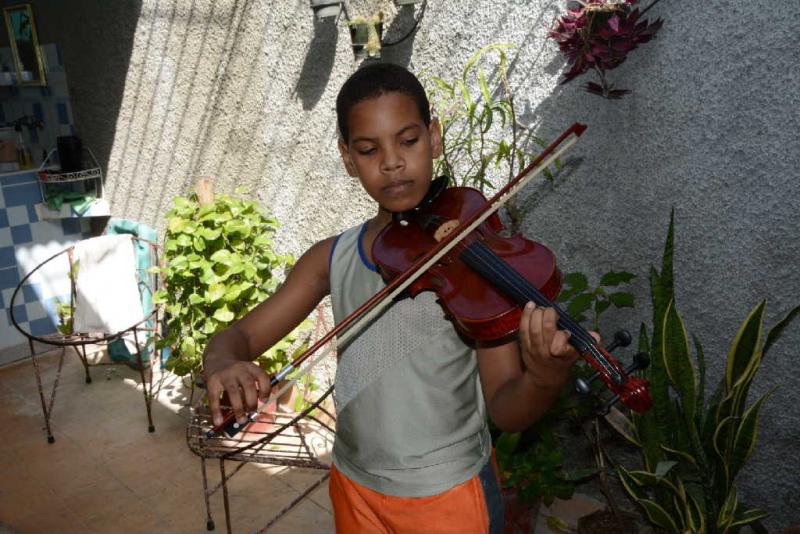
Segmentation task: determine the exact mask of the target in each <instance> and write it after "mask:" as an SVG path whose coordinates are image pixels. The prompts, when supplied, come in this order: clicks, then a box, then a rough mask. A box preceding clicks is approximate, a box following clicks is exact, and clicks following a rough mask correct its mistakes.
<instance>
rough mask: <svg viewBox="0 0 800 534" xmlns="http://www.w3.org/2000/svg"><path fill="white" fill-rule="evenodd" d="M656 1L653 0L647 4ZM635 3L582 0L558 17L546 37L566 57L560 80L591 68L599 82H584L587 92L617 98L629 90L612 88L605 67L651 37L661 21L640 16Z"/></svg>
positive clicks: (629, 0)
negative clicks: (566, 67) (565, 64)
mask: <svg viewBox="0 0 800 534" xmlns="http://www.w3.org/2000/svg"><path fill="white" fill-rule="evenodd" d="M658 1H659V0H654V2H653V4H651V5H650V7H652V6H653V5H654V4H655V2H658ZM637 3H638V0H625V1H618V0H617V1H615V0H585V1H584V2H581V5H580V6H578V7H572V8H568V9H567V12H566V13H565V14H564V15H562V16H561V17H559V18H558V20H557V21H556V25H555V26H554V27H553V28H552V29H551V30H550V37H551V38H552V39H554V40H555V41H556V42H557V43H558V46H559V49H560V50H561V51H562V52H563V53H564V55H565V56H566V58H567V65H568V66H569V69H568V70H567V72H566V73H564V77H563V78H562V80H561V83H562V84H563V83H567V82H569V81H570V80H572V79H574V78H576V77H577V76H580V75H581V74H583V73H584V72H586V71H587V70H590V69H592V70H594V71H596V72H597V73H598V75H599V76H600V82H601V83H600V84H596V83H589V84H587V85H586V89H587V90H588V91H589V92H591V93H595V94H599V95H601V96H604V97H605V98H620V97H621V96H622V95H624V94H627V93H629V92H630V91H628V90H624V89H613V86H611V85H609V84H608V82H607V81H606V78H605V74H606V71H608V70H611V69H613V68H616V67H617V66H619V65H621V64H622V62H623V61H625V58H626V57H627V55H628V52H630V51H631V50H633V49H635V48H636V47H637V46H639V44H641V43H646V42H648V41H649V40H650V39H652V38H654V37H655V35H656V32H658V30H659V29H660V28H661V26H662V24H663V21H662V20H661V19H657V20H655V21H653V22H652V23H651V22H649V21H647V20H646V19H644V20H640V18H641V16H642V14H643V13H644V12H640V11H639V8H638V7H635V5H636V4H637ZM650 7H648V8H646V9H645V10H644V11H647V10H648V9H650Z"/></svg>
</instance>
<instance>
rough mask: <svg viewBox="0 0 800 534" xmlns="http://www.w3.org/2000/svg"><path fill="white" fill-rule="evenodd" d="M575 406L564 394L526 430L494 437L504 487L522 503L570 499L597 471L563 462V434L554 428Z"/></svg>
mask: <svg viewBox="0 0 800 534" xmlns="http://www.w3.org/2000/svg"><path fill="white" fill-rule="evenodd" d="M575 409H576V407H575V405H574V401H571V400H570V399H569V398H568V395H566V394H564V395H562V396H561V398H560V399H559V401H558V403H557V406H555V407H554V408H553V409H551V410H550V411H549V412H548V413H547V414H545V415H544V416H543V417H542V418H540V419H539V420H538V421H536V423H534V424H533V426H531V427H530V428H529V429H528V430H526V431H525V432H513V433H512V432H502V433H499V435H498V436H497V438H496V440H495V454H496V458H497V464H498V467H499V469H500V478H501V480H502V482H503V487H506V488H516V489H517V495H518V496H519V498H520V499H521V500H522V501H523V502H526V503H527V504H529V505H530V504H533V503H535V502H536V501H537V500H539V499H541V501H542V502H543V503H544V504H545V505H547V506H549V505H551V504H552V503H553V500H554V499H556V498H559V499H569V498H570V497H572V495H573V493H574V492H575V488H576V486H577V484H578V483H579V482H581V481H583V480H586V479H587V478H588V477H590V476H592V475H594V474H595V473H596V472H597V470H596V469H595V468H593V467H588V468H575V469H569V468H567V467H566V466H565V465H564V464H565V461H564V453H563V437H562V436H560V435H559V434H558V432H557V430H556V429H557V427H558V426H559V425H558V423H559V422H560V421H563V420H564V418H565V417H567V413H566V412H568V411H574V410H575ZM573 415H574V414H573ZM531 438H532V439H531Z"/></svg>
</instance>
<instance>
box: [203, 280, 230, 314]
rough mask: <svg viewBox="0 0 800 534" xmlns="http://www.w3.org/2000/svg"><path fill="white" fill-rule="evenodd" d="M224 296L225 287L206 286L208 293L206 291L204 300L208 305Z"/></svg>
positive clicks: (216, 284) (217, 285)
mask: <svg viewBox="0 0 800 534" xmlns="http://www.w3.org/2000/svg"><path fill="white" fill-rule="evenodd" d="M224 296H225V286H224V285H223V284H218V283H213V284H211V285H209V286H208V291H206V294H205V297H204V299H205V301H206V302H207V303H208V304H213V303H215V302H217V301H218V300H220V299H221V298H222V297H224ZM220 320H222V319H220Z"/></svg>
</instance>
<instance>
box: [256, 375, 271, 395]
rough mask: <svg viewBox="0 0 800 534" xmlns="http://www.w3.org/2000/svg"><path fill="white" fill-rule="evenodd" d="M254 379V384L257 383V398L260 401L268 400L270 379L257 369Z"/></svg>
mask: <svg viewBox="0 0 800 534" xmlns="http://www.w3.org/2000/svg"><path fill="white" fill-rule="evenodd" d="M255 378H256V382H257V383H258V397H259V398H260V399H261V400H262V401H265V400H267V399H268V398H269V391H270V388H271V386H270V382H271V380H270V377H269V376H268V375H267V373H265V372H264V371H262V370H261V368H260V367H259V368H258V369H257V371H256V376H255Z"/></svg>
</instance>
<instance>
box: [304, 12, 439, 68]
mask: <svg viewBox="0 0 800 534" xmlns="http://www.w3.org/2000/svg"><path fill="white" fill-rule="evenodd" d="M310 3H311V9H312V10H313V11H314V16H316V18H317V19H318V20H320V19H326V18H334V17H338V15H339V13H344V18H345V20H346V21H347V24H348V26H350V37H351V39H352V41H353V53H354V54H355V56H356V58H357V59H363V58H364V57H371V58H379V57H381V48H384V47H388V46H394V45H397V44H400V43H402V42H403V41H405V40H406V39H408V38H409V37H410V36H411V35H413V34H414V32H415V31H416V30H417V27H418V26H419V22H420V21H421V20H422V16H423V15H424V14H425V7H426V6H427V4H428V1H427V0H394V4H395V6H397V7H398V8H405V7H411V8H412V9H413V6H414V4H422V5H421V6H420V8H419V10H418V12H417V13H416V14H415V15H414V16H413V22H414V23H413V25H412V26H411V28H410V29H409V30H407V31H406V32H405V33H404V34H403V35H402V36H401V37H400V38H399V39H396V40H394V41H391V42H387V41H384V40H383V29H384V22H385V14H384V13H383V12H382V11H380V10H376V11H375V12H374V13H373V14H372V15H370V16H363V15H362V16H351V14H349V13H348V12H347V2H346V1H343V0H310ZM395 29H396V28H395Z"/></svg>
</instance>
